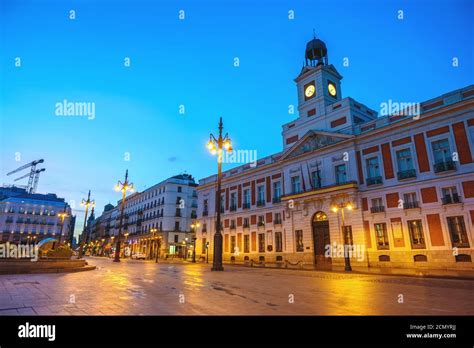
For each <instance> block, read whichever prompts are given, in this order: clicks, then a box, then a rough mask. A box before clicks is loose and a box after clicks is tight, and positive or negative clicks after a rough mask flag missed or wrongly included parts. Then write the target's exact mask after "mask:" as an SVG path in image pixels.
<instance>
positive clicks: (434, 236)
mask: <svg viewBox="0 0 474 348" xmlns="http://www.w3.org/2000/svg"><path fill="white" fill-rule="evenodd" d="M426 219H427V220H428V229H429V233H430V238H431V245H433V246H443V245H444V239H443V229H442V228H441V220H440V218H439V214H427V215H426Z"/></svg>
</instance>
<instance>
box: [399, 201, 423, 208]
mask: <svg viewBox="0 0 474 348" xmlns="http://www.w3.org/2000/svg"><path fill="white" fill-rule="evenodd" d="M419 207H420V203H419V202H418V201H413V202H405V203H403V209H415V208H419Z"/></svg>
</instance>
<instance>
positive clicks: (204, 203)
mask: <svg viewBox="0 0 474 348" xmlns="http://www.w3.org/2000/svg"><path fill="white" fill-rule="evenodd" d="M208 204H209V203H208V200H207V199H205V200H204V202H203V210H202V215H203V216H207V214H209V210H208Z"/></svg>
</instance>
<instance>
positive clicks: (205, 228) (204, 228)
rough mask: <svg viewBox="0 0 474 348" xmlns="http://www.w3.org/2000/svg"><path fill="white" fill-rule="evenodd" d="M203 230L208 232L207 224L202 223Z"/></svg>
mask: <svg viewBox="0 0 474 348" xmlns="http://www.w3.org/2000/svg"><path fill="white" fill-rule="evenodd" d="M201 232H207V224H202V230H201Z"/></svg>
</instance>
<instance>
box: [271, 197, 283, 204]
mask: <svg viewBox="0 0 474 348" xmlns="http://www.w3.org/2000/svg"><path fill="white" fill-rule="evenodd" d="M280 202H281V197H280V196H278V197H273V199H272V203H280Z"/></svg>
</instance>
